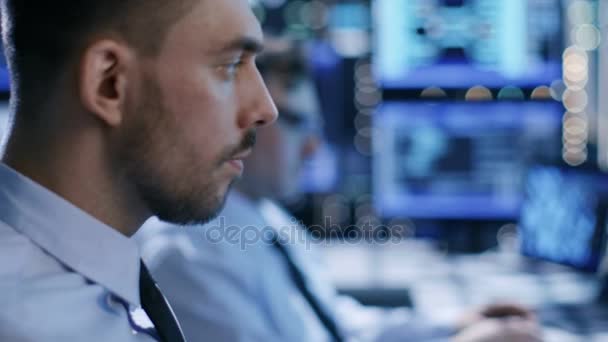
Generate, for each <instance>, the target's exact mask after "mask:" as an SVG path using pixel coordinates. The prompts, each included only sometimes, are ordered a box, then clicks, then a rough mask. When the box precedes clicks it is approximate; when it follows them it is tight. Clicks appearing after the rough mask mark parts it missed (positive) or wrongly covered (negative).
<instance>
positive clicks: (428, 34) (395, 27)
mask: <svg viewBox="0 0 608 342" xmlns="http://www.w3.org/2000/svg"><path fill="white" fill-rule="evenodd" d="M562 11H563V10H562V5H561V1H560V0H430V1H429V0H376V1H375V2H374V29H375V33H374V35H375V51H374V65H375V71H376V75H377V76H378V79H379V81H380V83H381V85H382V86H383V87H385V88H424V87H428V86H438V87H447V88H463V87H470V86H474V85H484V86H486V87H503V86H506V85H514V86H520V87H532V86H538V85H540V84H549V83H551V82H552V81H554V80H556V79H561V67H560V61H561V54H562V52H563V46H562V45H563V44H562V40H563V39H562V36H563V33H562V24H561V22H562Z"/></svg>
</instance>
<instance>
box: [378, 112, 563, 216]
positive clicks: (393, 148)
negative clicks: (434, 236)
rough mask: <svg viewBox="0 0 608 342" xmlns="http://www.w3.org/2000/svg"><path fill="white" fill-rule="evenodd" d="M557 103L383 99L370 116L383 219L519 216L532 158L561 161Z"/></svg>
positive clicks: (379, 210) (380, 210)
mask: <svg viewBox="0 0 608 342" xmlns="http://www.w3.org/2000/svg"><path fill="white" fill-rule="evenodd" d="M562 115H563V108H562V107H561V105H560V104H559V103H556V102H498V103H464V102H444V103H441V102H436V103H404V102H387V103H384V104H383V105H382V106H381V107H380V108H379V110H378V111H377V113H375V115H374V121H373V126H374V129H373V132H374V136H373V152H374V156H373V188H374V198H375V206H376V209H377V210H378V212H379V213H380V214H381V215H382V216H383V217H411V218H446V219H451V218H455V219H456V218H517V217H519V209H520V207H521V202H522V199H523V181H524V179H525V174H526V170H527V167H528V166H529V165H530V163H531V161H533V160H535V159H537V158H538V157H539V156H542V157H543V159H544V160H553V159H559V158H560V155H561V117H562Z"/></svg>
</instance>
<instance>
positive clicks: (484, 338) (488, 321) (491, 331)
mask: <svg viewBox="0 0 608 342" xmlns="http://www.w3.org/2000/svg"><path fill="white" fill-rule="evenodd" d="M542 340H543V339H542V332H541V329H540V327H539V325H538V324H537V323H536V322H535V321H534V320H529V319H525V318H521V317H509V318H501V319H499V318H485V319H482V320H480V321H477V322H476V323H473V324H471V325H469V326H468V327H466V328H464V329H462V330H461V331H460V332H459V333H458V334H457V335H456V336H454V337H453V338H452V342H541V341H542Z"/></svg>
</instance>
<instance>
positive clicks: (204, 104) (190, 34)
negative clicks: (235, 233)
mask: <svg viewBox="0 0 608 342" xmlns="http://www.w3.org/2000/svg"><path fill="white" fill-rule="evenodd" d="M261 42H262V33H261V29H260V27H259V24H258V22H257V20H256V18H255V17H254V15H253V13H252V12H251V10H250V8H249V5H248V3H247V0H201V1H200V3H199V4H197V5H196V6H195V7H194V9H193V10H192V11H191V12H189V13H188V14H187V15H186V16H184V17H183V18H181V19H180V20H179V21H178V22H176V23H175V24H174V26H173V27H172V28H170V29H169V32H168V34H167V36H166V40H165V42H164V45H163V47H162V49H161V52H160V54H159V55H158V56H155V57H139V58H141V67H140V68H139V70H138V71H137V75H135V79H136V80H138V82H137V83H138V84H134V85H129V86H132V89H134V91H133V92H132V95H131V96H130V97H129V99H128V100H127V104H126V109H125V112H126V113H127V115H126V118H125V125H126V129H125V130H124V131H123V132H122V134H121V139H120V146H119V149H120V150H121V154H122V155H121V160H120V162H121V163H122V164H121V165H123V167H124V172H125V176H126V177H127V179H128V181H129V182H130V183H132V184H134V186H135V190H136V191H137V193H138V194H139V196H140V197H141V198H142V199H143V201H144V203H145V204H146V205H147V206H148V207H149V209H150V210H151V211H152V214H155V215H157V216H158V217H159V218H160V219H162V220H165V221H169V222H174V223H181V224H188V223H203V222H205V221H207V220H209V219H211V218H212V217H213V216H214V215H215V214H216V213H217V212H218V211H219V210H220V209H221V207H222V204H223V202H224V199H225V195H226V192H227V191H228V189H229V187H230V185H231V183H232V182H233V181H234V180H235V178H237V177H239V176H240V175H241V173H242V162H241V161H240V159H242V158H244V157H245V155H244V154H246V153H248V152H249V150H250V149H251V147H252V146H253V144H254V142H255V129H256V128H257V127H259V126H261V125H264V124H268V123H271V122H272V121H274V120H275V119H276V115H277V113H276V108H275V107H274V104H273V102H272V100H271V99H270V97H269V95H268V92H267V90H266V87H265V85H264V83H263V81H262V79H261V77H260V75H259V73H258V71H257V68H256V66H255V61H254V57H255V52H254V51H253V50H255V49H256V48H257V45H259V44H261Z"/></svg>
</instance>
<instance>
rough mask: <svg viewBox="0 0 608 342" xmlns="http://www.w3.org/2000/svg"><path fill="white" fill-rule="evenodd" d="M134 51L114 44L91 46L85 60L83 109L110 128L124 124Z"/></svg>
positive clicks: (81, 78)
mask: <svg viewBox="0 0 608 342" xmlns="http://www.w3.org/2000/svg"><path fill="white" fill-rule="evenodd" d="M133 57H134V56H133V54H132V52H131V50H130V49H129V48H128V47H127V46H126V45H123V44H120V43H119V42H117V41H113V40H109V39H106V40H100V41H97V42H96V43H95V44H93V45H90V46H89V47H88V49H87V50H86V51H85V53H84V55H83V56H82V60H81V64H80V74H79V92H80V98H81V102H82V105H83V106H84V107H85V108H86V109H87V110H88V111H89V112H90V113H93V114H94V115H96V116H97V118H98V119H100V120H102V121H103V122H105V123H106V124H107V125H109V126H118V125H120V123H121V122H122V120H123V115H124V112H123V108H124V103H125V101H126V96H127V94H126V93H127V85H128V77H127V76H128V75H127V73H128V71H129V66H130V65H131V63H132V61H133Z"/></svg>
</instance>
